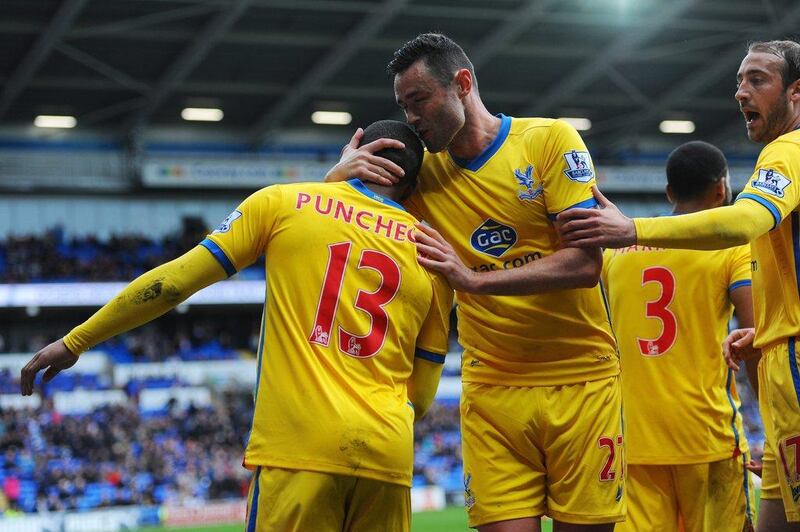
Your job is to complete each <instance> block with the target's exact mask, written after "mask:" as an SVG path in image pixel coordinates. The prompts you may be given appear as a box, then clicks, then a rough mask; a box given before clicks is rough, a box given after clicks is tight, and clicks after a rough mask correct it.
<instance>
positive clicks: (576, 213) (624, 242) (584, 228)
mask: <svg viewBox="0 0 800 532" xmlns="http://www.w3.org/2000/svg"><path fill="white" fill-rule="evenodd" d="M592 193H593V194H594V198H595V200H596V201H597V205H598V208H596V209H578V208H575V209H568V210H566V211H563V212H561V213H559V214H558V216H557V217H556V230H557V231H558V235H559V237H561V243H562V245H563V246H564V247H570V248H593V247H602V248H622V247H627V246H631V245H633V244H635V243H636V226H634V225H633V220H631V219H630V218H628V217H627V216H625V215H624V214H622V211H620V210H619V209H618V208H617V206H616V205H614V204H613V203H611V202H610V201H609V200H608V199H607V198H606V197H605V196H603V194H601V193H600V191H599V190H598V189H597V187H592Z"/></svg>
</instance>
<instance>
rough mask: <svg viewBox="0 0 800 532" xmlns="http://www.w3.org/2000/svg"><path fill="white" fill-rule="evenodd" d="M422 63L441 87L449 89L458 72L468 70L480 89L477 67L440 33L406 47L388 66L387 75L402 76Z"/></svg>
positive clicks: (414, 40)
mask: <svg viewBox="0 0 800 532" xmlns="http://www.w3.org/2000/svg"><path fill="white" fill-rule="evenodd" d="M420 59H424V60H425V65H426V66H427V67H428V70H429V71H430V73H431V74H433V77H434V78H435V79H436V80H437V81H438V82H439V83H441V84H442V85H448V84H449V83H450V82H451V81H452V80H453V75H454V74H455V73H456V72H457V71H458V70H461V69H462V68H468V69H469V71H470V72H471V73H472V78H473V82H474V84H475V86H477V80H475V67H474V66H472V61H470V60H469V58H468V57H467V54H465V53H464V49H463V48H461V47H460V46H459V45H458V44H457V43H456V42H455V41H454V40H453V39H451V38H450V37H448V36H447V35H443V34H441V33H422V34H420V35H417V36H416V37H414V38H413V39H411V40H410V41H408V42H407V43H405V44H404V45H403V46H401V47H400V48H399V49H398V50H397V51H396V52H395V53H394V56H393V57H392V60H391V61H389V64H388V65H386V72H388V74H389V76H391V77H394V76H396V75H397V74H402V73H403V72H405V71H406V69H408V67H410V66H411V65H413V64H414V63H416V62H417V61H418V60H420Z"/></svg>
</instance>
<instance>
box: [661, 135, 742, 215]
mask: <svg viewBox="0 0 800 532" xmlns="http://www.w3.org/2000/svg"><path fill="white" fill-rule="evenodd" d="M727 173H728V162H727V161H726V160H725V155H723V153H722V152H721V151H720V150H719V148H717V147H716V146H714V145H712V144H709V143H708V142H703V141H701V140H695V141H692V142H687V143H686V144H681V145H680V146H678V147H677V148H675V149H674V150H673V151H672V153H670V154H669V159H667V183H668V184H669V186H670V189H671V190H672V195H673V196H674V199H675V200H676V201H689V200H693V199H699V198H701V197H702V196H703V195H704V194H705V193H706V192H707V191H708V189H709V187H711V186H712V185H714V184H716V183H719V181H720V180H721V179H723V178H724V177H725V176H726V175H727Z"/></svg>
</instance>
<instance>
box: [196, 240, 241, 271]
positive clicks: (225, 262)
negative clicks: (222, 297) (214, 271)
mask: <svg viewBox="0 0 800 532" xmlns="http://www.w3.org/2000/svg"><path fill="white" fill-rule="evenodd" d="M200 245H201V246H203V247H204V248H206V249H207V250H208V251H210V252H211V254H212V255H214V258H215V259H217V262H219V263H220V265H221V266H222V267H223V268H224V269H225V273H227V274H228V277H230V276H231V275H233V274H235V273H236V267H235V266H234V265H233V263H232V262H231V260H230V259H229V258H228V256H227V255H226V254H225V252H224V251H222V248H221V247H219V246H218V245H217V243H216V242H214V241H213V240H211V239H209V238H206V239H204V240H203V241H202V242H200Z"/></svg>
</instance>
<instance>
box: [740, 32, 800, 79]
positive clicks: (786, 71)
mask: <svg viewBox="0 0 800 532" xmlns="http://www.w3.org/2000/svg"><path fill="white" fill-rule="evenodd" d="M750 52H763V53H767V54H772V55H776V56H778V57H780V58H781V59H783V66H782V67H781V77H782V78H783V88H784V89H785V88H786V87H788V86H789V85H791V84H792V83H794V82H795V81H797V80H798V79H800V43H797V42H795V41H789V40H786V41H755V42H751V43H749V44H748V45H747V53H750Z"/></svg>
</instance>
